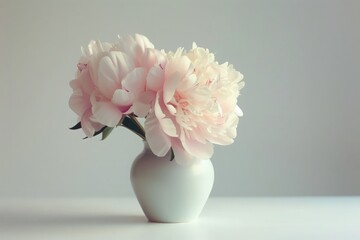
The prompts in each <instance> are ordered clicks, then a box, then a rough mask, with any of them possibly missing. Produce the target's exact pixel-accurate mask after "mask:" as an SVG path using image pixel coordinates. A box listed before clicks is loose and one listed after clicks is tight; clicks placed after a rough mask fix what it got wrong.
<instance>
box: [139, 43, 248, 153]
mask: <svg viewBox="0 0 360 240" xmlns="http://www.w3.org/2000/svg"><path fill="white" fill-rule="evenodd" d="M242 79H243V75H242V74H241V73H240V72H238V71H236V70H235V69H234V68H233V67H232V65H228V63H224V64H221V65H220V64H218V63H217V62H215V58H214V55H213V54H212V53H210V52H209V50H207V49H203V48H198V47H197V46H196V44H193V48H192V50H191V51H189V52H188V53H186V52H184V51H183V49H178V50H177V51H176V52H175V53H172V52H170V53H168V54H167V62H166V65H164V66H161V65H160V66H153V68H152V69H151V70H150V74H149V77H148V78H147V88H149V89H151V90H152V91H153V92H154V93H155V101H154V103H153V109H152V110H151V112H150V113H149V114H148V116H147V118H146V121H145V132H146V139H147V141H148V143H149V146H150V148H151V149H152V151H153V152H154V153H155V154H156V155H158V156H164V155H165V154H166V153H167V152H168V151H169V149H170V148H171V147H172V149H173V151H174V154H175V156H177V155H182V156H183V157H179V158H176V159H187V160H191V159H193V158H200V159H209V158H210V157H211V156H212V154H213V144H220V145H227V144H231V143H232V142H233V141H234V140H233V139H234V138H235V137H236V127H237V123H238V120H239V116H242V112H241V110H240V108H239V107H238V106H237V97H238V95H239V91H240V89H241V88H242V87H243V86H244V82H243V81H241V80H242Z"/></svg>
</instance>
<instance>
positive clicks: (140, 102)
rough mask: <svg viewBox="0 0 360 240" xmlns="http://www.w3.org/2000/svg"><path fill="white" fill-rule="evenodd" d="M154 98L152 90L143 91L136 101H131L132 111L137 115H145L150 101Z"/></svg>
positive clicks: (150, 103)
mask: <svg viewBox="0 0 360 240" xmlns="http://www.w3.org/2000/svg"><path fill="white" fill-rule="evenodd" d="M154 100H155V93H154V92H152V91H147V92H144V94H142V95H140V97H139V98H138V99H136V101H134V103H133V111H134V113H135V114H136V115H137V116H139V117H145V116H146V115H147V114H148V113H149V111H150V109H151V107H152V103H153V102H154Z"/></svg>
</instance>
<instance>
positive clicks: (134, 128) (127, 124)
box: [121, 116, 145, 139]
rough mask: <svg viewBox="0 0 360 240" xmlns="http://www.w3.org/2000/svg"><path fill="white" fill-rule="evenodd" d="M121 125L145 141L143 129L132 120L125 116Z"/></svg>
mask: <svg viewBox="0 0 360 240" xmlns="http://www.w3.org/2000/svg"><path fill="white" fill-rule="evenodd" d="M121 125H122V126H124V127H126V128H127V129H129V130H131V131H132V132H134V133H135V134H137V135H139V136H140V137H141V138H142V139H145V131H144V129H143V128H142V127H141V126H139V124H138V123H137V122H136V121H135V120H133V119H132V118H130V117H127V116H126V117H125V118H124V120H123V122H122V124H121Z"/></svg>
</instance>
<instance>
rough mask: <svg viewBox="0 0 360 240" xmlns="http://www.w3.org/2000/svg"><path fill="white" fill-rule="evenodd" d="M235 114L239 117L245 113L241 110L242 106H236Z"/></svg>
mask: <svg viewBox="0 0 360 240" xmlns="http://www.w3.org/2000/svg"><path fill="white" fill-rule="evenodd" d="M235 114H236V115H237V116H239V117H242V116H243V115H244V114H243V111H242V110H241V108H240V107H239V106H238V105H236V106H235Z"/></svg>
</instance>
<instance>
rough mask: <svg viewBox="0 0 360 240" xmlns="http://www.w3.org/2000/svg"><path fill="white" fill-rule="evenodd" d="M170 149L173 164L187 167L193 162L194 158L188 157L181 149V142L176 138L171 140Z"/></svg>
mask: <svg viewBox="0 0 360 240" xmlns="http://www.w3.org/2000/svg"><path fill="white" fill-rule="evenodd" d="M171 147H172V150H173V151H174V157H175V158H174V159H175V162H176V163H178V164H179V165H185V166H186V165H189V164H191V163H192V161H193V160H194V156H192V155H190V154H189V153H188V152H186V150H185V149H184V148H183V147H182V145H181V142H180V140H179V139H178V138H173V139H172V141H171Z"/></svg>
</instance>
